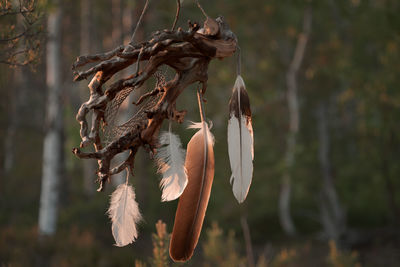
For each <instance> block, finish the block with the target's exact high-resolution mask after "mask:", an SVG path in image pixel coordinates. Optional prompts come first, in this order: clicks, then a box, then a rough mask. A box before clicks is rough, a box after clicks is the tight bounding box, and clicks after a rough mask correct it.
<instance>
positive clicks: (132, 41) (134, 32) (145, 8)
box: [130, 0, 149, 44]
mask: <svg viewBox="0 0 400 267" xmlns="http://www.w3.org/2000/svg"><path fill="white" fill-rule="evenodd" d="M148 4H149V0H146V3H145V4H144V7H143V10H142V14H140V17H139V20H138V22H137V23H136V27H135V30H134V31H133V34H132V37H131V41H130V44H133V43H134V42H135V40H134V39H135V35H136V31H137V29H138V28H139V26H140V23H141V22H142V19H143V15H144V13H145V12H146V10H147V6H148Z"/></svg>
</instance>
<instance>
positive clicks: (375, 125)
mask: <svg viewBox="0 0 400 267" xmlns="http://www.w3.org/2000/svg"><path fill="white" fill-rule="evenodd" d="M182 2H183V3H182V10H181V17H180V19H179V22H178V26H181V27H182V28H184V29H186V27H187V20H188V19H190V20H191V21H197V22H203V20H204V17H203V15H202V14H201V12H200V10H199V9H198V8H197V7H196V5H195V3H194V1H192V0H185V1H182ZM0 3H1V6H0V99H1V102H0V103H1V106H0V124H1V127H0V140H1V141H2V142H1V152H0V162H1V165H0V265H1V266H2V267H3V266H134V265H135V264H136V266H144V265H147V266H167V265H169V264H172V263H171V262H170V260H169V257H168V256H167V252H166V245H167V243H168V242H167V241H166V240H167V239H168V234H167V232H171V230H172V225H173V219H174V215H175V209H176V205H177V201H174V202H171V203H161V202H160V196H161V192H160V190H159V186H158V183H159V179H160V177H159V176H158V175H157V174H156V167H155V165H154V163H153V162H152V161H151V160H150V158H149V155H147V154H146V153H145V152H144V151H140V153H139V156H138V158H137V159H136V164H135V167H136V168H135V170H136V174H135V177H133V179H132V178H131V182H132V183H133V186H134V187H135V189H136V194H137V199H138V202H139V205H140V209H141V211H142V215H143V217H144V221H143V222H142V223H141V225H140V236H139V238H138V240H137V242H135V243H134V244H132V245H129V246H127V247H123V248H117V247H115V246H113V244H114V240H113V237H112V234H111V224H110V222H109V220H108V218H107V215H106V214H105V212H106V210H107V208H108V201H109V195H110V194H111V192H112V191H113V189H114V188H115V183H111V184H110V185H108V186H107V188H106V191H105V192H102V193H97V192H95V189H96V185H95V184H94V180H95V178H96V177H95V166H96V164H93V162H90V160H79V159H78V158H76V157H75V156H74V155H73V154H72V153H71V150H72V148H73V147H77V146H79V142H80V138H79V124H78V123H77V122H76V121H75V114H76V112H77V110H78V108H79V106H80V103H81V102H82V101H83V100H86V99H87V97H88V88H87V81H82V82H77V83H73V82H72V78H73V75H72V71H71V64H72V63H73V62H74V61H75V58H76V57H77V56H79V55H81V54H88V53H99V52H104V51H108V50H111V49H113V48H114V47H116V46H118V45H120V44H123V43H125V44H126V43H127V42H129V40H130V37H131V34H132V31H133V29H134V27H135V25H136V21H137V20H138V16H139V14H140V12H141V10H142V8H143V5H144V1H143V0H140V1H139V0H97V1H94V0H81V1H78V0H69V1H44V0H38V1H27V0H21V1H12V0H1V1H0ZM201 4H202V6H203V7H204V9H205V10H206V11H207V13H208V14H209V15H210V16H211V17H216V16H218V15H220V14H222V15H223V16H224V17H225V20H226V21H227V22H228V23H229V25H230V27H231V29H232V31H233V32H234V33H235V34H236V35H237V36H238V39H239V43H240V47H241V51H242V76H243V77H244V80H245V82H246V85H247V90H248V92H249V95H250V100H251V105H252V111H253V127H254V138H255V160H254V177H253V183H252V186H251V188H250V192H249V195H248V197H247V199H246V201H245V203H244V204H242V205H240V206H239V205H238V204H237V202H236V200H235V199H234V197H233V194H232V192H231V186H230V184H229V178H230V175H231V173H230V168H229V160H228V153H227V142H226V139H227V137H226V129H227V120H228V101H229V97H230V94H231V88H232V86H233V83H234V81H235V78H236V67H235V64H236V61H235V58H234V57H232V58H228V59H226V60H223V61H213V62H211V64H210V69H209V87H208V90H207V94H206V97H207V100H208V101H207V104H206V113H207V117H208V118H209V119H210V120H212V121H213V125H214V126H213V128H212V131H213V133H214V135H215V138H216V144H215V147H214V149H215V155H216V172H215V179H214V186H213V189H212V193H211V198H210V203H209V207H208V211H207V214H206V219H205V223H204V226H203V232H202V235H201V237H200V242H199V245H198V246H197V249H196V251H195V255H194V257H193V259H192V260H191V261H189V262H188V263H186V264H183V265H187V266H259V267H262V266H400V230H399V226H400V179H399V178H400V164H399V163H400V123H399V119H400V89H399V85H400V74H399V73H400V16H399V13H400V2H399V1H398V0H318V1H311V0H308V1H306V0H295V1H293V0H292V1H289V0H251V1H239V0H213V1H211V0H202V1H201ZM175 10H176V2H175V1H172V0H164V1H161V0H152V1H150V4H149V9H148V11H147V13H146V14H145V16H144V20H143V23H142V25H141V27H140V28H138V32H137V35H136V41H137V42H141V41H144V40H147V39H149V38H150V36H151V33H152V32H154V31H156V30H160V29H165V28H167V29H169V28H170V27H171V25H172V23H173V19H174V16H175ZM46 47H47V49H46ZM52 75H53V76H52ZM54 75H55V76H54ZM148 86H152V85H148ZM52 101H53V104H50V102H52ZM54 101H56V102H54ZM57 101H58V102H57ZM54 103H55V104H54ZM177 106H178V109H187V110H188V114H187V116H186V120H193V121H197V120H199V115H198V111H197V104H196V94H195V88H188V89H187V90H186V91H185V92H184V94H183V95H182V96H181V97H180V99H179V100H178V103H177ZM57 111H59V112H60V114H57V115H56V113H55V112H57ZM54 116H56V117H57V120H56V122H57V123H56V125H53V124H54V120H53V121H52V118H51V117H54ZM186 126H187V124H185V123H184V124H183V125H176V124H174V125H173V128H174V131H175V132H177V133H179V135H180V136H181V139H182V142H183V143H184V146H186V144H187V142H188V141H189V139H190V137H191V135H192V134H193V132H192V131H190V130H186V129H185V128H186ZM49 133H53V134H56V135H57V136H58V137H57V138H61V139H59V140H61V144H62V145H61V146H59V147H58V148H57V149H50V150H49V149H44V148H43V147H44V144H45V143H46V142H45V141H44V140H45V139H46V138H48V136H49ZM46 151H47V152H46ZM43 158H47V159H52V160H53V162H55V161H56V163H55V164H57V168H58V169H57V170H56V174H57V175H54V177H52V178H51V179H59V184H58V186H56V187H54V188H53V189H52V191H51V192H53V193H54V194H55V196H56V198H55V199H58V201H54V203H50V204H49V205H51V204H55V205H53V206H54V207H55V208H56V210H54V211H53V212H54V214H53V215H54V218H56V223H55V226H56V228H54V229H50V230H49V231H47V232H46V231H43V229H42V228H40V227H39V223H38V221H39V210H40V209H41V208H42V207H41V206H42V205H46V203H43V202H44V201H45V199H43V196H42V202H41V201H40V199H41V194H43V192H44V190H43V188H42V187H43V186H42V180H44V179H45V178H44V177H45V175H44V174H43V173H45V171H43V170H44V169H45V168H48V166H46V161H45V162H44V161H43ZM54 166H55V165H54V164H53V167H54ZM56 176H57V177H56ZM43 184H45V183H43ZM49 199H51V198H49ZM47 204H48V203H47ZM158 220H162V221H163V222H165V223H166V229H164V228H163V227H165V225H164V226H163V225H162V224H161V223H159V224H158V226H157V230H158V234H152V233H154V232H155V231H156V229H155V224H156V223H157V221H158ZM135 262H136V263H135ZM176 265H177V264H176ZM181 265H182V264H181Z"/></svg>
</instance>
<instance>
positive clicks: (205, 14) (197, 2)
mask: <svg viewBox="0 0 400 267" xmlns="http://www.w3.org/2000/svg"><path fill="white" fill-rule="evenodd" d="M195 1H196V4H197V6H198V7H199V8H200V10H201V12H202V13H203V15H204V16H205V17H206V18H208V15H207V13H206V12H205V11H204V9H203V8H202V7H201V5H200V3H199V0H195Z"/></svg>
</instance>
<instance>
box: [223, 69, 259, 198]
mask: <svg viewBox="0 0 400 267" xmlns="http://www.w3.org/2000/svg"><path fill="white" fill-rule="evenodd" d="M229 111H230V116H229V122H228V152H229V160H230V165H231V170H232V176H231V178H230V182H231V184H232V190H233V194H234V196H235V198H236V199H237V201H238V202H239V203H242V202H243V201H244V200H245V199H246V197H247V193H248V191H249V188H250V184H251V180H252V177H253V159H254V148H253V126H252V124H251V110H250V101H249V96H248V94H247V91H246V86H245V85H244V81H243V78H242V77H241V76H240V75H238V76H237V78H236V82H235V85H234V86H233V90H232V96H231V99H230V102H229Z"/></svg>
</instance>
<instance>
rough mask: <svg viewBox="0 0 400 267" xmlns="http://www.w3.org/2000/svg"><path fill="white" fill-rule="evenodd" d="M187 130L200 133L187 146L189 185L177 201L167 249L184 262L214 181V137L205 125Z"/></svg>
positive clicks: (198, 232) (194, 243)
mask: <svg viewBox="0 0 400 267" xmlns="http://www.w3.org/2000/svg"><path fill="white" fill-rule="evenodd" d="M190 128H200V130H199V131H197V133H196V134H195V135H194V136H193V137H192V139H190V141H189V143H188V147H187V153H186V161H185V167H186V169H187V175H188V180H189V182H188V185H187V186H186V189H185V190H184V191H183V194H182V195H181V197H180V198H179V202H178V208H177V210H176V215H175V222H174V228H173V230H172V236H171V243H170V250H169V253H170V256H171V258H172V259H173V260H174V261H187V260H188V259H190V258H191V257H192V255H193V251H194V249H195V247H196V245H197V241H198V240H199V236H200V232H201V228H202V226H203V221H204V216H205V213H206V209H207V205H208V200H209V198H210V193H211V186H212V182H213V179H214V150H213V145H214V137H213V135H212V134H211V132H210V130H209V128H208V125H207V124H206V123H205V122H201V123H195V124H193V125H192V126H190Z"/></svg>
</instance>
